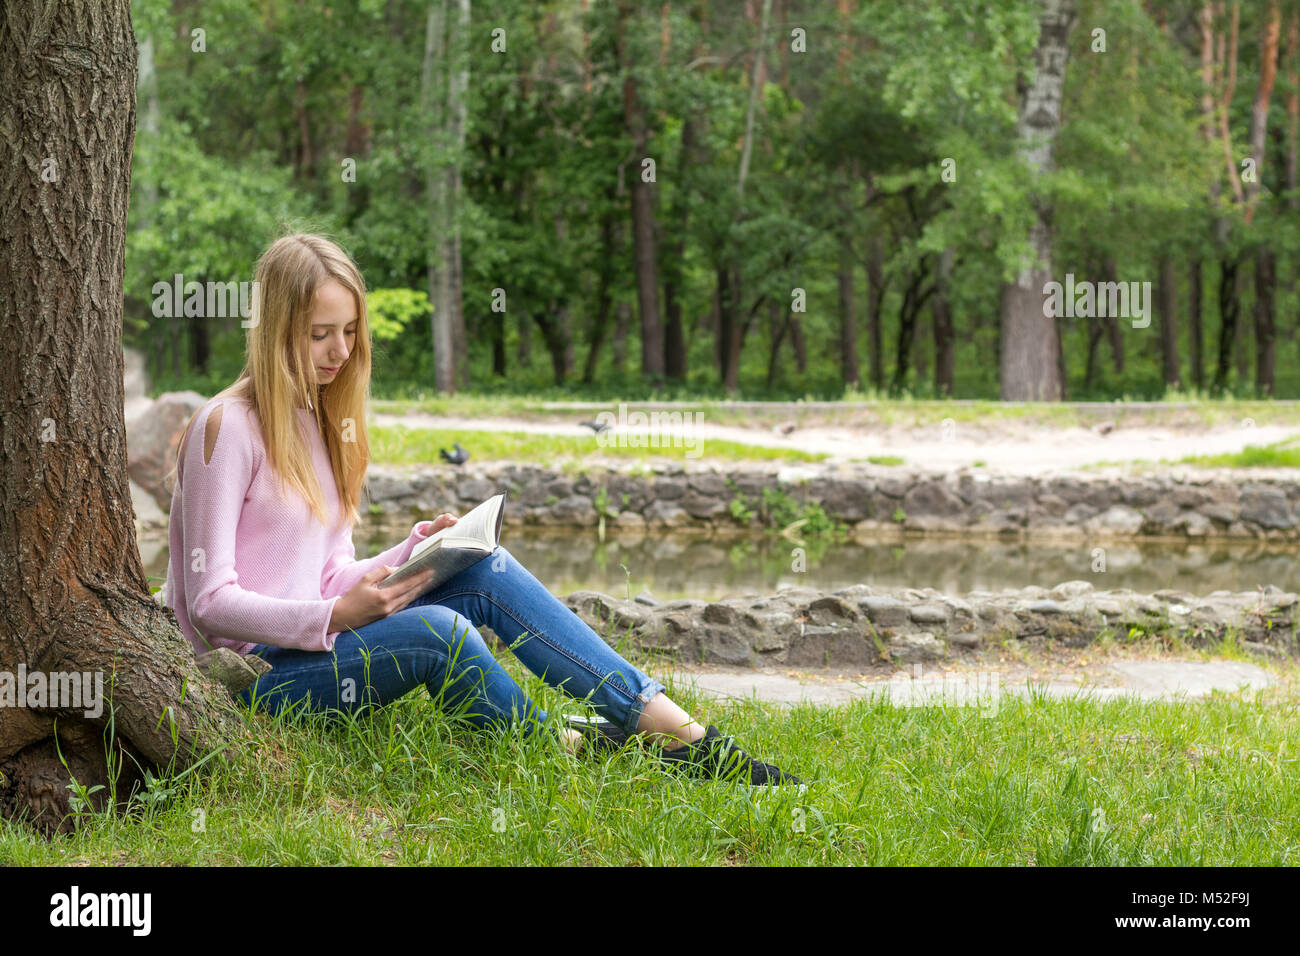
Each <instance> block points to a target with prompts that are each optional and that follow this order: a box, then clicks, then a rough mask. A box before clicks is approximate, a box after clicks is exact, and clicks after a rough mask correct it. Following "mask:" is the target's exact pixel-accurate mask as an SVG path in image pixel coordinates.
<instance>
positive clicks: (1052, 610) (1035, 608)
mask: <svg viewBox="0 0 1300 956" xmlns="http://www.w3.org/2000/svg"><path fill="white" fill-rule="evenodd" d="M1023 610H1026V611H1029V612H1030V613H1031V614H1062V613H1064V611H1065V608H1063V607H1061V605H1060V604H1059V603H1058V602H1056V601H1053V600H1050V599H1047V600H1042V601H1030V602H1028V603H1027V604H1025V605H1024V608H1023Z"/></svg>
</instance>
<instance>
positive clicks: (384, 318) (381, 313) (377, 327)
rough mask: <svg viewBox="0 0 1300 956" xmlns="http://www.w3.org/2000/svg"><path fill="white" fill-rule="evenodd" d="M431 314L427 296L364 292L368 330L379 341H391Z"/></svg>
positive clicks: (409, 292)
mask: <svg viewBox="0 0 1300 956" xmlns="http://www.w3.org/2000/svg"><path fill="white" fill-rule="evenodd" d="M432 312H433V304H432V303H431V302H430V301H429V295H428V293H426V292H424V291H422V290H421V291H416V290H415V289H371V290H369V291H367V292H366V314H367V315H368V317H369V318H370V328H371V330H372V333H373V335H374V337H375V338H376V339H377V340H380V341H387V340H390V339H395V338H397V337H398V336H399V335H401V334H402V333H403V332H404V331H405V330H406V329H407V327H408V326H410V325H411V323H413V322H414V321H415V320H416V319H421V318H424V317H425V316H427V315H430V314H431V313H432Z"/></svg>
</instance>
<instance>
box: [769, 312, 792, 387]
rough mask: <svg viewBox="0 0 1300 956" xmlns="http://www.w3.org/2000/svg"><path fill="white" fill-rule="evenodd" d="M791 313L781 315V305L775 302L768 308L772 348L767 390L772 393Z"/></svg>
mask: <svg viewBox="0 0 1300 956" xmlns="http://www.w3.org/2000/svg"><path fill="white" fill-rule="evenodd" d="M789 315H790V313H788V312H787V313H785V314H784V315H783V314H782V313H781V303H779V302H773V303H771V304H770V305H769V306H768V307H767V324H768V328H769V329H771V335H772V347H771V350H770V351H769V352H768V358H767V388H768V391H771V390H772V388H773V386H775V385H776V369H777V365H778V360H779V358H780V355H781V342H782V340H783V339H784V338H785V333H786V330H787V329H788V328H789V327H790V320H789V318H788V316H789Z"/></svg>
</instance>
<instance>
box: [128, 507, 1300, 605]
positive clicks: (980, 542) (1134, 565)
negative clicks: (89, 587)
mask: <svg viewBox="0 0 1300 956" xmlns="http://www.w3.org/2000/svg"><path fill="white" fill-rule="evenodd" d="M410 527H411V525H410V523H407V524H404V525H394V524H392V523H391V522H389V523H387V524H383V523H379V522H363V523H362V524H360V525H358V526H357V528H356V529H355V531H354V532H353V542H354V544H355V545H356V551H357V556H358V558H361V557H365V556H367V555H371V554H377V553H379V552H380V551H382V550H384V549H385V548H387V547H389V546H391V545H392V544H393V543H394V542H396V541H400V540H402V538H404V537H405V536H406V534H407V533H408V532H409V531H410ZM501 543H502V544H503V545H505V546H506V547H507V548H509V549H510V551H511V553H512V554H514V556H515V557H516V558H518V559H519V561H520V562H522V563H523V565H524V567H526V568H528V569H529V570H530V571H531V572H532V573H533V574H534V575H536V577H537V578H538V579H539V580H540V581H542V582H543V583H544V584H546V586H547V587H548V588H549V589H550V591H551V592H552V593H553V594H558V595H565V594H570V593H572V592H573V591H578V590H592V591H601V592H603V593H605V594H610V595H613V596H615V597H628V596H629V595H633V596H634V595H636V594H638V593H639V592H641V591H642V590H647V591H649V592H650V593H651V594H653V595H654V596H655V597H656V598H658V599H659V600H661V601H669V600H673V599H675V598H682V597H693V598H701V599H704V600H710V601H713V600H718V599H720V598H723V597H729V596H735V595H740V594H744V593H745V592H747V591H756V592H758V593H761V594H767V593H770V592H772V591H775V590H776V589H777V588H780V587H786V586H800V585H802V586H807V587H813V588H817V589H819V590H822V591H834V590H836V589H838V588H842V587H847V586H849V585H851V584H870V585H873V586H877V587H914V588H927V587H928V588H934V589H936V590H938V591H941V592H944V593H947V594H952V595H954V596H957V595H962V594H965V593H967V592H969V591H974V590H985V591H997V590H1001V589H1003V588H1021V587H1026V586H1028V585H1031V584H1036V585H1039V586H1041V587H1046V588H1050V587H1054V586H1056V585H1057V584H1060V583H1061V582H1062V581H1070V580H1076V579H1082V580H1086V581H1090V582H1091V583H1092V584H1093V586H1094V587H1096V588H1098V589H1099V590H1100V589H1106V588H1131V589H1133V590H1134V591H1139V592H1148V593H1149V592H1152V591H1158V590H1161V589H1162V588H1175V589H1178V590H1181V591H1190V592H1191V593H1193V594H1208V593H1210V592H1211V591H1218V590H1228V591H1250V590H1254V589H1255V588H1256V587H1261V586H1266V585H1270V584H1273V585H1277V586H1278V587H1280V588H1283V589H1284V590H1291V591H1294V590H1296V588H1297V586H1300V580H1297V563H1296V547H1295V545H1294V544H1287V543H1285V542H1271V543H1267V544H1266V543H1262V542H1260V543H1254V542H1245V541H1243V542H1232V543H1225V542H1220V543H1212V544H1207V543H1191V542H1169V541H1165V542H1158V543H1157V542H1149V543H1148V542H1124V543H1116V542H1110V543H1108V544H1103V545H1102V547H1104V548H1105V571H1104V572H1100V573H1099V572H1095V571H1093V570H1092V568H1093V565H1094V561H1095V558H1094V554H1093V549H1094V548H1096V547H1097V546H1098V542H1096V541H1087V542H1084V541H1080V542H1078V543H1077V544H1070V543H1059V544H1047V543H1038V542H1033V543H1027V542H1010V541H998V540H989V539H974V538H971V539H951V538H949V539H940V538H924V539H909V540H907V541H904V542H900V541H897V540H894V539H890V540H882V541H863V540H856V541H850V542H847V543H845V544H841V545H835V546H831V547H829V548H825V549H824V550H817V549H815V548H814V547H813V546H812V545H811V544H810V546H809V548H808V558H807V571H805V572H796V571H794V570H792V563H793V559H792V557H791V550H792V549H793V548H794V547H795V545H794V544H792V543H791V542H789V541H787V540H786V539H784V538H782V537H780V536H779V535H773V534H769V535H763V534H761V533H760V534H748V535H742V536H732V537H726V538H722V537H718V536H703V535H700V534H698V533H681V534H667V535H660V536H653V535H636V536H627V537H622V536H614V535H612V534H607V535H606V537H605V540H604V541H602V540H601V539H600V537H599V535H598V533H597V532H596V530H595V529H591V530H585V529H584V530H581V531H577V530H571V529H565V530H561V531H557V530H555V529H542V528H531V527H529V528H522V529H519V528H516V529H509V528H504V529H502V537H501ZM139 544H140V553H141V557H142V558H143V559H144V562H145V568H146V573H147V574H148V575H150V576H151V577H153V578H155V580H154V581H153V582H152V583H153V584H161V583H162V580H163V579H164V577H165V576H166V574H167V537H166V532H165V531H159V532H152V533H150V534H147V535H143V536H141V538H140V541H139ZM625 568H626V570H625ZM629 589H630V590H629Z"/></svg>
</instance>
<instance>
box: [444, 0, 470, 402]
mask: <svg viewBox="0 0 1300 956" xmlns="http://www.w3.org/2000/svg"><path fill="white" fill-rule="evenodd" d="M469 18H470V0H457V17H456V20H455V22H454V23H449V24H448V42H447V46H448V48H449V49H450V51H451V58H450V61H449V64H448V71H449V75H448V82H447V124H448V132H447V141H448V145H449V146H450V147H451V149H452V150H454V152H453V154H452V160H451V163H450V164H449V165H448V167H447V193H446V197H447V224H448V226H449V227H450V230H451V241H450V242H449V243H448V244H447V245H446V247H445V249H444V252H445V255H446V259H445V260H444V269H445V270H446V273H447V282H448V296H447V298H448V302H449V304H450V306H451V342H452V351H453V354H454V355H455V368H456V388H457V389H466V388H469V387H470V384H471V383H470V365H469V337H468V335H467V334H466V332H465V304H464V295H463V292H462V289H461V257H460V194H461V164H462V163H463V162H464V156H465V121H466V109H467V107H466V100H467V98H468V96H469V61H470V49H469V47H470V42H471V40H470V32H469Z"/></svg>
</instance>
